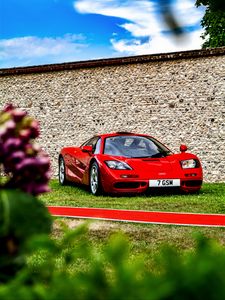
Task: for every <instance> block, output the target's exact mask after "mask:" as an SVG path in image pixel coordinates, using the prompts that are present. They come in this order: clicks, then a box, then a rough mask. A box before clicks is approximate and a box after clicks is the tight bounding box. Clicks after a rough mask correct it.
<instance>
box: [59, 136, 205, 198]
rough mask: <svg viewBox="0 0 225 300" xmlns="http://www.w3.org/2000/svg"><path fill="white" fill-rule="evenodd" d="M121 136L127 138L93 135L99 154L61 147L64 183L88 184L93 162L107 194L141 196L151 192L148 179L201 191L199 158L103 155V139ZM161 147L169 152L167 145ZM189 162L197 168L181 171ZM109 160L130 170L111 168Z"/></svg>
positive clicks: (201, 175)
mask: <svg viewBox="0 0 225 300" xmlns="http://www.w3.org/2000/svg"><path fill="white" fill-rule="evenodd" d="M121 135H126V136H127V135H129V133H123V134H122V133H111V134H104V135H98V136H96V137H97V138H100V139H101V140H100V142H99V143H100V144H99V147H98V153H90V152H84V151H83V150H82V146H81V147H66V148H63V149H62V150H61V152H60V155H61V156H62V157H63V159H64V162H65V167H66V178H67V180H69V181H72V182H75V183H79V184H84V185H89V174H90V166H91V164H92V162H93V161H96V162H97V164H98V166H99V170H100V178H101V185H102V188H103V190H104V192H106V193H118V194H121V193H143V192H145V191H146V190H148V189H151V187H149V180H159V182H160V181H163V180H165V183H166V180H168V179H179V180H180V187H179V188H180V190H182V191H185V192H194V191H198V190H199V189H200V188H201V185H202V180H203V172H202V167H201V163H200V161H199V159H198V158H197V156H196V155H194V154H191V153H187V152H184V151H183V152H181V153H179V154H170V155H168V156H166V157H160V158H128V157H124V156H113V155H108V154H104V145H105V139H106V138H109V137H115V136H121ZM130 135H135V136H140V137H148V138H152V137H150V136H148V135H142V134H133V133H132V134H130ZM154 140H155V139H154ZM161 144H162V143H161ZM164 147H165V148H166V149H168V148H167V147H166V146H164ZM181 149H182V148H181ZM168 150H169V149H168ZM190 159H194V160H196V161H197V162H198V164H197V167H196V168H189V169H183V168H182V167H181V161H183V160H190ZM108 160H113V161H120V162H125V163H127V164H128V165H129V166H130V167H131V168H132V169H131V170H119V169H116V170H115V169H110V168H109V167H108V166H107V164H106V163H105V161H108ZM165 188H167V187H165ZM152 189H155V188H152Z"/></svg>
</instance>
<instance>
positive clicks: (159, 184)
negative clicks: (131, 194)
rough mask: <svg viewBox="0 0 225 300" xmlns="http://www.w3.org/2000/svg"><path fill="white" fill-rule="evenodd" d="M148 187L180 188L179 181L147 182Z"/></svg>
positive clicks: (157, 180) (159, 180) (160, 180)
mask: <svg viewBox="0 0 225 300" xmlns="http://www.w3.org/2000/svg"><path fill="white" fill-rule="evenodd" d="M149 186H150V187H170V186H172V187H173V186H180V179H156V180H149Z"/></svg>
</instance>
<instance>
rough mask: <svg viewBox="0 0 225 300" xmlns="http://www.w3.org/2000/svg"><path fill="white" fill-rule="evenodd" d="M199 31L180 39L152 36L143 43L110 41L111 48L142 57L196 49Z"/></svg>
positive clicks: (199, 39)
mask: <svg viewBox="0 0 225 300" xmlns="http://www.w3.org/2000/svg"><path fill="white" fill-rule="evenodd" d="M201 32H202V31H201V30H199V31H195V32H194V33H186V34H185V35H184V36H182V37H178V38H175V37H172V36H170V37H169V36H164V35H154V36H152V37H151V39H149V41H147V42H145V43H141V42H140V40H138V39H133V40H115V39H111V43H112V45H113V48H114V49H115V50H116V51H117V52H119V53H121V54H124V55H143V54H154V53H166V52H176V51H184V50H193V49H198V48H199V45H200V44H201V43H202V41H201V38H200V35H201Z"/></svg>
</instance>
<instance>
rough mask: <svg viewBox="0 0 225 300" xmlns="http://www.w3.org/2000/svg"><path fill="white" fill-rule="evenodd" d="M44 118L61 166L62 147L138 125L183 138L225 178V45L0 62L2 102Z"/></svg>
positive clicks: (171, 142) (209, 173) (211, 177)
mask: <svg viewBox="0 0 225 300" xmlns="http://www.w3.org/2000/svg"><path fill="white" fill-rule="evenodd" d="M6 103H13V104H14V105H15V106H18V107H20V108H22V109H24V110H26V111H28V112H29V114H31V115H32V116H34V117H35V118H37V119H38V120H39V121H40V126H41V137H40V139H39V141H38V142H39V144H40V145H42V146H43V148H44V149H45V151H46V152H47V153H48V154H49V155H50V157H51V161H52V173H53V176H56V175H57V173H58V168H57V164H58V153H59V151H60V149H61V148H62V147H64V146H69V145H74V146H76V145H77V146H79V145H80V144H81V143H82V142H84V141H85V140H86V139H88V138H89V137H91V136H92V135H94V134H97V133H105V132H114V131H132V132H138V133H147V134H150V135H153V136H154V137H156V138H158V139H159V140H161V141H162V142H163V143H164V144H166V145H167V146H168V147H169V148H170V149H171V150H173V151H174V152H179V146H180V144H181V143H185V144H186V145H187V146H188V148H189V151H191V152H193V153H195V154H197V155H198V156H199V157H200V159H201V162H202V165H203V168H204V179H205V181H208V182H221V181H224V180H225V167H224V165H225V130H224V120H225V47H223V48H217V49H210V50H198V51H185V52H179V53H170V54H162V55H145V56H134V57H124V58H114V59H103V60H92V61H83V62H74V63H65V64H55V65H44V66H34V67H24V68H11V69H0V108H2V107H3V106H4V105H5V104H6Z"/></svg>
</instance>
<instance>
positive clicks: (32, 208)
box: [0, 190, 52, 242]
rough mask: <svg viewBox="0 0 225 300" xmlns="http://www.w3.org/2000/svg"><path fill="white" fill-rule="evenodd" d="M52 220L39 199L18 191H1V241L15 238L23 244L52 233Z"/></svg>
mask: <svg viewBox="0 0 225 300" xmlns="http://www.w3.org/2000/svg"><path fill="white" fill-rule="evenodd" d="M51 226H52V218H51V216H50V214H49V212H48V210H47V208H46V207H45V206H44V204H43V203H42V202H41V201H40V200H38V199H37V198H35V197H33V196H31V195H28V194H25V193H23V192H21V191H17V190H1V191H0V239H1V238H4V237H7V236H13V237H14V238H16V239H17V240H18V241H20V242H23V241H25V240H27V239H29V238H30V237H31V236H33V235H36V234H48V233H50V231H51Z"/></svg>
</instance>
